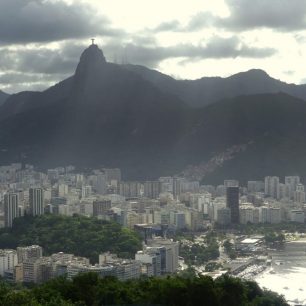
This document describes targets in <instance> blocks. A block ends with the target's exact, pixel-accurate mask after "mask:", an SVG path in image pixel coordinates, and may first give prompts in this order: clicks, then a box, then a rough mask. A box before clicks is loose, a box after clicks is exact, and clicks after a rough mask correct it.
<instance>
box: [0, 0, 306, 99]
mask: <svg viewBox="0 0 306 306" xmlns="http://www.w3.org/2000/svg"><path fill="white" fill-rule="evenodd" d="M92 37H94V38H95V39H96V40H95V42H96V43H97V44H98V45H99V47H100V48H101V49H102V50H103V52H104V55H105V57H106V59H107V61H109V62H116V63H118V64H122V63H130V64H139V65H144V66H147V67H148V68H151V69H156V70H159V71H161V72H163V73H165V74H168V75H171V76H172V77H174V78H177V79H197V78H201V77H208V76H221V77H227V76H230V75H232V74H235V73H238V72H240V71H247V70H249V69H253V68H257V69H263V70H265V71H266V72H267V73H268V74H269V75H270V76H272V77H274V78H276V79H280V80H282V81H285V82H287V83H296V84H304V83H306V0H213V1H211V0H188V1H187V0H154V1H152V0H150V1H148V0H87V1H85V0H84V1H81V0H0V90H3V91H5V92H8V93H15V92H19V91H22V90H44V89H46V88H48V87H50V86H52V85H54V84H55V83H57V82H59V81H61V80H63V79H65V78H67V77H69V76H71V75H73V73H74V71H75V68H76V65H77V63H78V61H79V57H80V55H81V53H82V51H83V50H84V49H85V48H86V47H88V45H89V44H90V43H91V42H90V39H91V38H92Z"/></svg>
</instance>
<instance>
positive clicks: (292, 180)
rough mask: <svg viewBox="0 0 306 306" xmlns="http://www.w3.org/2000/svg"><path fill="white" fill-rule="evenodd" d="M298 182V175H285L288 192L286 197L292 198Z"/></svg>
mask: <svg viewBox="0 0 306 306" xmlns="http://www.w3.org/2000/svg"><path fill="white" fill-rule="evenodd" d="M298 184H300V177H299V176H285V185H286V186H288V189H289V194H288V198H289V199H292V198H293V196H294V192H295V191H296V187H297V185H298Z"/></svg>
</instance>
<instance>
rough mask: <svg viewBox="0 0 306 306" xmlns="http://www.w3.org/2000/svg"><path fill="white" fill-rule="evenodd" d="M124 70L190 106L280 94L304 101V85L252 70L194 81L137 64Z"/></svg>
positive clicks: (305, 94) (305, 97) (305, 92)
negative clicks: (267, 94) (266, 94)
mask: <svg viewBox="0 0 306 306" xmlns="http://www.w3.org/2000/svg"><path fill="white" fill-rule="evenodd" d="M125 68H126V69H128V70H130V71H133V72H135V73H137V74H139V75H141V76H142V77H143V78H145V79H146V80H148V81H150V82H152V83H153V84H154V85H155V86H157V87H158V88H159V89H160V90H162V91H164V92H167V93H171V94H175V95H177V96H178V97H179V98H180V99H181V100H183V101H184V102H185V103H187V104H188V105H190V106H192V107H203V106H206V105H209V104H211V103H214V102H216V101H219V100H222V99H225V98H233V97H236V96H240V95H253V94H261V93H278V92H284V93H287V94H290V95H292V96H294V97H297V98H300V99H303V100H306V85H295V84H287V83H285V82H282V81H279V80H276V79H273V78H271V77H270V76H269V75H268V74H267V73H266V72H265V71H263V70H260V69H252V70H249V71H246V72H240V73H238V74H235V75H232V76H230V77H227V78H221V77H203V78H201V79H198V80H175V79H174V78H171V77H170V76H167V75H165V74H163V73H160V72H158V71H156V70H151V69H148V68H146V67H143V66H138V65H125Z"/></svg>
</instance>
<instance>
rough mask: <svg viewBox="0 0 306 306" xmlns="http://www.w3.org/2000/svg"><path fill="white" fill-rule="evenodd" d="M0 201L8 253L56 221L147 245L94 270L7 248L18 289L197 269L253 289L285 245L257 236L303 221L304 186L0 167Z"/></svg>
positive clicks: (6, 263)
mask: <svg viewBox="0 0 306 306" xmlns="http://www.w3.org/2000/svg"><path fill="white" fill-rule="evenodd" d="M0 195H1V197H0V199H1V216H0V218H1V219H0V222H1V227H2V228H3V229H2V233H1V235H0V240H1V242H0V243H1V245H3V243H4V244H5V242H4V240H2V239H1V237H2V236H3V235H5V233H6V231H10V228H13V229H14V224H15V223H16V221H18V220H22V218H29V217H30V218H34V219H35V218H40V217H42V216H43V215H50V214H51V215H54V216H65V217H69V218H73V216H78V215H80V216H84V217H88V218H94V219H97V220H100V221H101V222H104V221H105V222H115V223H117V224H120V225H121V226H122V227H123V228H127V229H129V230H132V231H135V232H136V233H137V235H139V237H141V240H142V248H139V249H138V251H137V252H135V254H132V256H127V257H129V258H120V256H119V254H113V253H111V252H109V250H105V252H100V254H99V260H98V262H95V263H94V262H90V260H89V258H87V257H83V256H78V255H75V254H71V253H65V252H63V250H62V249H57V250H56V253H52V254H47V255H48V256H47V255H45V254H44V250H43V247H42V246H39V245H18V246H17V248H16V249H8V248H3V249H2V250H1V252H0V257H1V260H0V275H1V276H2V277H3V278H4V279H6V280H8V281H10V282H17V283H18V282H24V283H31V282H32V283H43V282H45V281H48V280H50V279H52V278H54V277H58V276H61V275H66V276H67V277H68V278H69V279H71V278H73V277H74V276H76V275H78V273H84V272H96V273H98V274H99V275H100V276H101V277H105V276H115V277H117V278H118V279H119V280H128V279H137V278H139V277H140V276H141V275H146V276H149V277H150V276H163V275H169V274H174V273H184V271H189V270H190V268H192V269H195V271H196V272H198V273H200V274H209V275H211V276H213V277H214V278H215V277H217V276H219V275H221V274H223V273H231V274H232V275H238V276H240V277H243V278H246V279H253V278H254V276H256V275H257V274H259V273H261V272H262V271H264V270H265V269H267V268H269V267H270V266H271V264H272V263H271V256H268V252H267V247H268V246H271V244H272V245H273V246H274V247H275V243H282V242H284V239H285V237H283V235H282V234H279V235H276V234H275V233H274V232H272V233H270V236H268V235H266V236H265V235H264V234H265V233H264V234H262V232H261V234H260V231H256V228H257V229H260V228H261V226H265V225H267V226H269V225H270V226H273V225H275V226H277V224H291V225H292V224H293V225H294V224H296V225H297V226H298V224H304V221H305V191H304V185H303V184H302V183H301V181H300V178H299V177H298V176H286V177H285V178H284V183H281V182H280V178H279V177H275V176H273V177H272V176H268V177H265V178H264V180H263V181H248V182H247V186H245V187H242V186H239V182H238V181H237V180H234V179H232V180H225V181H224V182H223V184H222V185H219V186H211V185H201V184H200V182H199V181H189V180H187V179H185V178H184V177H177V176H175V177H160V178H159V179H157V180H155V181H144V182H140V181H123V180H122V177H121V171H120V169H118V168H115V169H95V170H87V171H86V173H85V172H84V173H81V172H80V171H77V170H76V169H75V167H73V166H67V167H58V168H54V169H48V170H47V171H46V172H43V171H39V170H36V169H35V168H34V166H32V165H22V164H20V163H15V164H11V165H7V166H1V167H0ZM247 226H253V227H254V228H253V231H254V232H253V234H251V235H250V234H248V235H246V234H245V232H244V230H245V228H244V227H247ZM278 232H279V233H281V232H280V231H278ZM35 241H36V240H35ZM197 248H198V249H197ZM94 251H97V250H94Z"/></svg>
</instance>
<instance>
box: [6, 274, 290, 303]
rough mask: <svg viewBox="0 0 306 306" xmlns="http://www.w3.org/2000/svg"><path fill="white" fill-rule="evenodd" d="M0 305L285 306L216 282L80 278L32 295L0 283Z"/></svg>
mask: <svg viewBox="0 0 306 306" xmlns="http://www.w3.org/2000/svg"><path fill="white" fill-rule="evenodd" d="M0 305H3V306H11V305H19V306H42V305H44V306H55V305H56V306H57V305H59V306H72V305H78V306H87V305H88V306H92V305H93V306H94V305H97V306H98V305H167V306H192V305H205V306H210V305H211V306H264V305H269V306H273V305H275V306H285V305H288V304H286V302H285V300H284V299H283V297H281V296H279V295H277V294H276V293H273V292H270V291H265V290H262V289H260V288H259V286H258V285H257V284H256V283H254V282H250V281H243V280H240V279H237V278H232V277H229V276H222V277H220V278H218V279H216V280H215V281H213V280H212V278H210V277H207V276H199V277H193V278H183V277H178V276H176V277H167V278H144V279H139V280H132V281H127V282H121V281H118V280H117V279H115V278H99V277H98V275H97V274H94V273H88V274H80V275H78V276H77V277H75V278H74V279H73V280H72V281H70V280H67V279H66V278H64V277H61V278H57V279H53V280H51V281H49V282H47V283H45V284H42V285H40V286H36V287H34V288H32V289H21V290H14V289H13V288H10V287H9V286H8V285H6V284H5V283H0Z"/></svg>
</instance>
